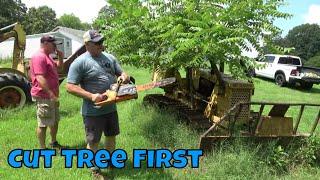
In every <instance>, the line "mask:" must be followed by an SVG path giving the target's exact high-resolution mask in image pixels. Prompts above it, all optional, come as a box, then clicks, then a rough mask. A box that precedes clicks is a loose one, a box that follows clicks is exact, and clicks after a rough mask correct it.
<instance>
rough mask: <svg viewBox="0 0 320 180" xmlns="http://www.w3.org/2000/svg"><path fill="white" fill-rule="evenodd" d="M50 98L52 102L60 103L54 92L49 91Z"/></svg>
mask: <svg viewBox="0 0 320 180" xmlns="http://www.w3.org/2000/svg"><path fill="white" fill-rule="evenodd" d="M48 93H49V97H50V99H51V100H52V101H58V97H57V96H56V95H55V94H54V93H53V92H52V91H50V90H49V92H48Z"/></svg>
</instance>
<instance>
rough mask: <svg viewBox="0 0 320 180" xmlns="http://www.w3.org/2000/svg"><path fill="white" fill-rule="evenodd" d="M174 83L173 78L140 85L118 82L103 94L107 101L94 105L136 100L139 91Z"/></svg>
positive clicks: (174, 79)
mask: <svg viewBox="0 0 320 180" xmlns="http://www.w3.org/2000/svg"><path fill="white" fill-rule="evenodd" d="M175 81H176V78H174V77H172V78H166V79H162V80H160V81H157V82H151V83H147V84H142V85H135V84H122V81H118V82H117V83H115V84H112V85H111V87H110V90H109V89H108V90H107V91H106V92H105V93H103V95H105V96H106V97H107V99H106V100H104V101H101V102H97V103H95V105H96V106H97V107H99V106H100V107H101V106H105V105H108V104H112V103H117V102H121V101H126V100H130V99H137V98H138V92H140V91H145V90H148V89H153V88H156V87H163V86H167V85H169V84H172V83H174V82H175Z"/></svg>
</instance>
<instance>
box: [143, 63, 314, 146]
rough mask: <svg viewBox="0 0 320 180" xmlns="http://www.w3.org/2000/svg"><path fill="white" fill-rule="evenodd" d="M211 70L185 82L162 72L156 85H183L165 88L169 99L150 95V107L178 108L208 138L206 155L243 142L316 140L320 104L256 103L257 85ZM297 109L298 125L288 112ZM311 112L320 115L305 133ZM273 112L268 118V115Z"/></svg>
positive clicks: (191, 73) (189, 72) (192, 73)
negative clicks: (163, 80) (301, 127)
mask: <svg viewBox="0 0 320 180" xmlns="http://www.w3.org/2000/svg"><path fill="white" fill-rule="evenodd" d="M211 67H212V68H211V69H196V68H188V69H186V77H185V78H182V77H181V75H180V73H179V71H178V70H177V69H170V70H167V71H165V72H161V71H160V73H159V72H157V71H156V73H154V79H159V78H160V79H161V78H166V77H175V78H176V79H177V81H176V83H174V84H172V85H169V86H166V87H164V88H163V89H164V92H165V93H164V94H149V95H146V96H145V98H144V102H146V103H148V104H156V105H158V106H160V107H165V108H168V107H169V108H173V109H174V111H175V112H178V115H179V116H180V117H181V118H182V119H184V120H187V123H189V124H191V127H195V128H197V129H199V130H201V132H204V133H203V134H202V135H201V137H200V145H199V147H200V148H201V149H204V150H208V149H211V147H212V145H213V144H216V143H217V142H221V141H224V140H228V139H233V138H239V137H240V138H250V139H255V140H258V141H259V140H267V139H269V140H270V139H280V140H281V141H284V142H287V140H291V139H295V138H304V137H309V136H311V135H313V134H314V132H315V130H316V127H317V125H318V123H319V121H320V120H319V117H320V104H307V103H301V104H297V103H267V102H251V97H252V95H253V92H254V86H253V83H251V82H249V81H246V80H235V79H234V78H232V77H231V76H228V75H226V74H224V72H223V65H220V67H219V66H217V65H211ZM218 67H219V68H218ZM297 106H298V107H300V111H299V114H298V116H297V117H296V119H295V123H294V120H293V117H287V116H286V112H287V111H288V110H289V109H290V108H293V107H297ZM310 107H315V108H316V109H317V111H318V113H317V115H316V117H315V120H314V121H313V123H312V128H311V129H310V131H309V132H308V133H301V132H299V124H300V122H301V119H302V116H303V113H304V110H305V109H306V108H310ZM255 109H256V111H254V110H255ZM269 109H270V111H269V113H268V114H266V115H265V114H264V113H263V112H264V111H267V110H269ZM308 122H310V121H308ZM203 130H204V131H203Z"/></svg>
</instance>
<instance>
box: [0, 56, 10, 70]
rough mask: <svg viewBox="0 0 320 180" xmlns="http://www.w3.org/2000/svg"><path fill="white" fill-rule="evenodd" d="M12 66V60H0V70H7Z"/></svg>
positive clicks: (8, 58)
mask: <svg viewBox="0 0 320 180" xmlns="http://www.w3.org/2000/svg"><path fill="white" fill-rule="evenodd" d="M11 65H12V58H10V57H7V58H0V68H9V67H11Z"/></svg>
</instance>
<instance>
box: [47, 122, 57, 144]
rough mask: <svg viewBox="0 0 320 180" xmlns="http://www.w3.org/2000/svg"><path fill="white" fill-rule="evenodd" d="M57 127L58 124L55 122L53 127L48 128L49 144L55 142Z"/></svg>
mask: <svg viewBox="0 0 320 180" xmlns="http://www.w3.org/2000/svg"><path fill="white" fill-rule="evenodd" d="M58 125H59V122H58V121H56V122H55V123H54V125H53V126H50V127H49V128H50V136H51V143H54V142H56V141H57V133H58Z"/></svg>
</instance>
